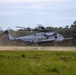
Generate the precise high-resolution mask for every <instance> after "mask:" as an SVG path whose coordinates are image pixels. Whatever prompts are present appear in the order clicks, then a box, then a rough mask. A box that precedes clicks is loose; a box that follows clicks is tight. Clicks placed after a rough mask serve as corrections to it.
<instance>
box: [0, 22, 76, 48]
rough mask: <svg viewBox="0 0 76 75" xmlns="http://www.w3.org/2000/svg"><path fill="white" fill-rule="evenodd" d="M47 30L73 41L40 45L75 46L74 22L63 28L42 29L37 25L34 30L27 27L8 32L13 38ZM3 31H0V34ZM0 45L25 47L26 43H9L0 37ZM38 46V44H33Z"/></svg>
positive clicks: (75, 29)
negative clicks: (70, 38)
mask: <svg viewBox="0 0 76 75" xmlns="http://www.w3.org/2000/svg"><path fill="white" fill-rule="evenodd" d="M44 29H45V30H49V31H55V32H57V33H60V34H62V35H63V36H64V37H65V38H68V37H72V38H73V40H67V41H62V42H48V43H45V44H44V43H43V44H42V45H43V46H44V45H48V46H76V21H74V22H73V23H72V24H71V25H66V26H65V27H52V26H47V27H44V26H43V25H38V26H37V27H35V28H34V29H32V28H30V27H28V28H21V29H17V30H13V29H10V30H9V32H10V33H11V34H12V35H13V37H15V38H16V37H19V36H26V35H30V34H33V33H38V32H39V31H40V32H41V31H42V30H44ZM2 32H3V31H0V34H1V33H2ZM0 45H1V46H9V45H10V46H27V43H24V42H21V41H9V40H8V39H7V38H6V37H5V35H2V36H0ZM35 45H38V44H35Z"/></svg>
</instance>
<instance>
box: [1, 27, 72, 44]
mask: <svg viewBox="0 0 76 75" xmlns="http://www.w3.org/2000/svg"><path fill="white" fill-rule="evenodd" d="M17 27H18V26H17ZM18 28H23V27H18ZM41 28H42V30H41V31H40V32H38V33H35V34H31V35H27V36H21V37H17V38H14V37H13V36H12V35H11V34H10V33H9V31H8V30H5V31H4V32H3V33H2V34H1V35H0V36H2V35H3V34H5V35H6V37H7V38H8V40H10V41H18V40H20V41H23V42H27V43H29V45H31V44H36V43H38V44H39V45H41V44H42V43H45V42H52V41H63V40H70V39H73V38H64V37H63V36H62V35H61V34H59V33H56V32H53V31H49V30H46V29H45V28H43V27H41Z"/></svg>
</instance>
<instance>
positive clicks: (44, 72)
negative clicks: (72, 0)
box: [0, 51, 76, 75]
mask: <svg viewBox="0 0 76 75" xmlns="http://www.w3.org/2000/svg"><path fill="white" fill-rule="evenodd" d="M0 75H76V52H63V51H61V52H60V51H0Z"/></svg>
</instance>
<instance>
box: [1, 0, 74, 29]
mask: <svg viewBox="0 0 76 75" xmlns="http://www.w3.org/2000/svg"><path fill="white" fill-rule="evenodd" d="M75 20H76V0H0V26H1V27H2V28H3V29H7V27H10V28H15V27H16V26H24V27H32V28H33V27H37V25H38V24H42V25H43V26H45V27H46V26H52V27H60V26H65V25H71V24H72V23H73V22H74V21H75Z"/></svg>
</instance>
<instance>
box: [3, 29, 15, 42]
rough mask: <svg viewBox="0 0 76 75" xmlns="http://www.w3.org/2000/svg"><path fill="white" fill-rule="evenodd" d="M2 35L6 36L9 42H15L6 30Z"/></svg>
mask: <svg viewBox="0 0 76 75" xmlns="http://www.w3.org/2000/svg"><path fill="white" fill-rule="evenodd" d="M4 34H5V35H6V37H7V38H8V40H11V41H13V40H15V38H14V37H13V36H12V35H11V34H10V33H9V32H8V30H6V31H5V32H4Z"/></svg>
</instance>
